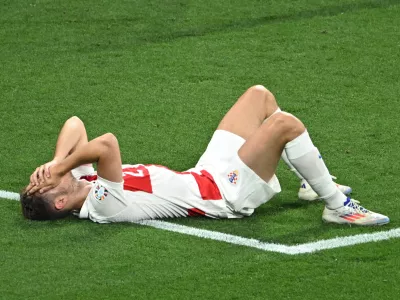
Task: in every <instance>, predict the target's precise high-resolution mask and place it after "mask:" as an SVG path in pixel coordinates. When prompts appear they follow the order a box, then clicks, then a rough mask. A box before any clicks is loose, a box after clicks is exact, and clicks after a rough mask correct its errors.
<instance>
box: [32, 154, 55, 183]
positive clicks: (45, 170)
mask: <svg viewBox="0 0 400 300" xmlns="http://www.w3.org/2000/svg"><path fill="white" fill-rule="evenodd" d="M57 163H59V160H57V159H53V160H52V161H49V162H48V163H46V164H44V165H41V166H40V167H38V168H36V170H35V171H34V172H33V173H32V175H31V177H30V185H36V186H38V185H40V184H41V183H42V182H44V180H45V178H49V177H50V168H51V167H52V166H54V165H56V164H57Z"/></svg>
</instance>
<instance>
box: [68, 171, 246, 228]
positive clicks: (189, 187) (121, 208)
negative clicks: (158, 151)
mask: <svg viewBox="0 0 400 300" xmlns="http://www.w3.org/2000/svg"><path fill="white" fill-rule="evenodd" d="M122 172H123V182H120V183H117V182H110V181H108V180H106V179H104V178H101V177H100V176H97V175H96V173H95V172H94V169H93V168H92V167H88V166H82V167H79V168H77V169H75V170H73V172H72V173H73V175H74V176H75V177H76V178H79V179H86V180H88V181H91V182H92V184H93V187H92V189H91V190H90V192H89V194H88V196H87V198H86V200H85V202H84V204H83V206H82V208H81V211H80V213H79V217H80V218H89V219H91V220H92V221H95V222H98V223H109V222H137V221H140V220H146V219H159V218H169V217H187V216H207V217H211V218H238V217H242V216H241V215H239V214H235V213H234V212H233V211H232V210H231V209H229V208H228V207H227V205H226V202H225V200H224V199H223V197H222V196H221V193H220V190H219V188H218V186H217V184H216V183H215V181H214V178H213V176H212V175H211V174H210V173H209V172H208V171H206V170H204V169H202V168H199V167H197V168H193V169H190V170H188V171H186V172H175V171H172V170H169V169H168V168H166V167H163V166H158V165H141V164H139V165H123V166H122Z"/></svg>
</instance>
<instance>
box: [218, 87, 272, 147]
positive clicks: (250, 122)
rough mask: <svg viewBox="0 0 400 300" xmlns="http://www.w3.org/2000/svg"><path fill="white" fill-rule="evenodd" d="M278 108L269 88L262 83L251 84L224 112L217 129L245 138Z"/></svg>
mask: <svg viewBox="0 0 400 300" xmlns="http://www.w3.org/2000/svg"><path fill="white" fill-rule="evenodd" d="M278 108H279V107H278V104H277V103H276V100H275V97H274V95H273V94H272V93H271V92H270V91H269V90H267V89H266V88H265V87H263V86H262V85H255V86H252V87H250V88H249V89H248V90H247V91H246V92H245V93H244V94H243V95H242V96H241V97H240V98H239V99H238V100H237V102H236V103H235V104H234V105H233V106H232V108H231V109H230V110H229V111H228V112H227V113H226V115H225V116H224V117H223V119H222V120H221V122H220V123H219V125H218V128H217V130H225V131H229V132H232V133H234V134H236V135H238V136H240V137H242V138H244V139H245V140H247V139H248V138H249V137H250V136H252V135H253V133H254V132H255V131H256V130H257V129H258V128H259V127H260V126H261V124H262V123H263V122H264V120H265V119H266V118H268V117H269V116H271V115H272V114H273V113H274V112H275V111H277V110H278Z"/></svg>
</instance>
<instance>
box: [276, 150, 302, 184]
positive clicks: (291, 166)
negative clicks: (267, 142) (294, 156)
mask: <svg viewBox="0 0 400 300" xmlns="http://www.w3.org/2000/svg"><path fill="white" fill-rule="evenodd" d="M281 158H282V160H283V161H284V162H285V164H286V165H287V166H288V168H289V170H290V171H292V172H293V173H294V174H296V176H297V178H299V179H300V180H303V179H304V177H303V176H301V174H300V173H299V171H297V170H296V168H295V167H294V166H293V165H292V164H291V162H290V161H289V159H288V157H287V155H286V151H285V150H283V152H282V155H281Z"/></svg>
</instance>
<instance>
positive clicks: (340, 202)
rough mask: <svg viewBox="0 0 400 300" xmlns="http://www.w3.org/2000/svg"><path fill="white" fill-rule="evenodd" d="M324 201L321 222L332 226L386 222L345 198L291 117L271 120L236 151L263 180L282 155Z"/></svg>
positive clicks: (314, 149) (307, 138)
mask: <svg viewBox="0 0 400 300" xmlns="http://www.w3.org/2000/svg"><path fill="white" fill-rule="evenodd" d="M283 150H284V151H285V152H286V155H287V158H288V159H289V161H290V163H291V164H292V165H293V166H294V167H295V168H296V169H297V170H298V172H299V173H300V174H301V175H302V176H303V177H304V178H305V179H306V180H307V181H308V182H309V183H310V185H311V187H312V188H313V189H314V190H315V191H316V192H317V193H318V195H319V196H320V197H321V198H322V199H323V200H324V201H325V203H326V207H325V210H324V213H323V219H324V220H325V221H327V222H333V223H349V224H359V225H376V224H385V223H388V222H389V218H387V217H386V216H383V215H380V214H377V213H373V212H370V211H368V210H366V209H364V208H363V207H361V206H359V205H358V204H357V203H356V202H354V201H352V200H350V199H349V198H346V196H345V195H344V194H343V193H341V191H340V190H339V189H338V187H337V186H336V184H335V183H334V182H333V181H332V178H331V176H330V173H329V171H328V169H327V167H326V166H325V163H324V161H323V159H322V157H321V155H320V154H319V151H318V149H317V148H316V147H315V146H314V144H313V142H312V141H311V138H310V136H309V135H308V132H307V130H306V129H305V127H304V125H303V124H302V123H301V121H300V120H298V119H297V118H296V117H294V116H293V115H291V114H288V113H284V112H279V113H277V114H274V115H273V116H271V117H270V118H269V119H268V120H267V121H266V122H265V123H264V124H262V125H261V126H260V128H259V129H258V130H257V131H256V132H255V133H254V134H253V135H252V136H251V137H250V138H249V139H248V140H247V141H246V142H245V143H244V144H243V146H242V147H241V148H240V149H239V152H238V154H239V157H240V159H241V160H242V161H243V162H244V163H245V164H246V165H247V166H248V167H250V168H251V169H252V170H253V171H254V172H255V173H256V174H257V175H259V176H260V177H261V178H262V179H263V180H265V181H267V182H268V181H269V180H270V179H271V178H273V176H274V173H275V170H276V167H277V164H278V161H279V158H280V156H281V153H282V151H283Z"/></svg>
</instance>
